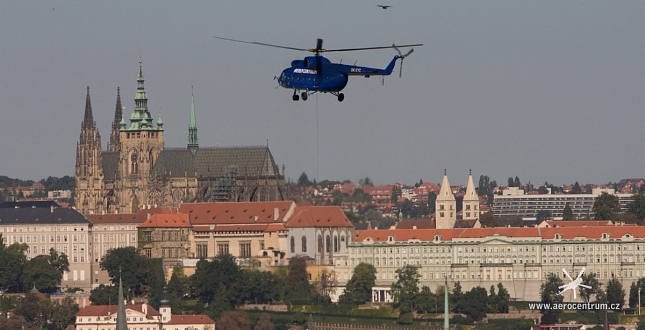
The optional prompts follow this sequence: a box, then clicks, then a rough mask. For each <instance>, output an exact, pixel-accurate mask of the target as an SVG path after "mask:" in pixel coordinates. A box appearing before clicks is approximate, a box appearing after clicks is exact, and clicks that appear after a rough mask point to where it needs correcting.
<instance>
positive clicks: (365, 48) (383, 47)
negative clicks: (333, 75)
mask: <svg viewBox="0 0 645 330" xmlns="http://www.w3.org/2000/svg"><path fill="white" fill-rule="evenodd" d="M414 46H423V44H411V45H398V46H395V45H392V46H381V47H362V48H339V49H323V50H322V51H324V52H353V51H357V50H371V49H388V48H394V49H398V48H399V47H401V48H405V47H414Z"/></svg>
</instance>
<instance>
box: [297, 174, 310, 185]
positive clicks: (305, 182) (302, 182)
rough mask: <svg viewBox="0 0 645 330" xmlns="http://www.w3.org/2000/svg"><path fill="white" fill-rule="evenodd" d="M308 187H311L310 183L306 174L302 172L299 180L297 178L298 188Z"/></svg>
mask: <svg viewBox="0 0 645 330" xmlns="http://www.w3.org/2000/svg"><path fill="white" fill-rule="evenodd" d="M310 185H311V182H310V181H309V177H308V176H307V173H305V172H302V174H300V178H298V186H299V187H308V186H310Z"/></svg>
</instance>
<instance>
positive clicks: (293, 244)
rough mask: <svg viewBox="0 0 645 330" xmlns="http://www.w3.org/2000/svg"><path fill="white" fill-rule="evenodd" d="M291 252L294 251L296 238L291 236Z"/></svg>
mask: <svg viewBox="0 0 645 330" xmlns="http://www.w3.org/2000/svg"><path fill="white" fill-rule="evenodd" d="M291 253H296V239H295V238H294V237H293V236H291Z"/></svg>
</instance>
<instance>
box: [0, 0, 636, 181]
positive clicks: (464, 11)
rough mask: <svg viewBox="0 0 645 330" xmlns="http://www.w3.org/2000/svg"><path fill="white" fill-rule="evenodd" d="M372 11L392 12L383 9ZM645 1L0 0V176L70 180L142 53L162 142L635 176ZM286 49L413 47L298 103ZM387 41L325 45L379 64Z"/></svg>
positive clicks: (387, 163)
mask: <svg viewBox="0 0 645 330" xmlns="http://www.w3.org/2000/svg"><path fill="white" fill-rule="evenodd" d="M377 4H388V5H391V6H392V7H391V8H390V9H388V10H383V9H381V8H379V7H377V6H376V5H377ZM644 18H645V2H643V1H611V2H610V1H587V0H585V1H497V0H496V1H410V0H408V1H397V0H392V1H389V0H388V1H387V2H375V1H333V0H329V1H308V0H299V1H295V0H294V1H180V2H178V1H172V2H170V1H0V107H1V109H0V114H1V117H0V118H1V119H0V175H7V176H10V177H17V178H21V179H33V180H38V179H41V178H45V177H47V176H50V175H51V176H63V175H73V174H74V163H75V146H76V144H77V142H78V140H79V133H80V126H81V121H82V120H83V111H84V106H85V92H86V86H90V93H91V98H92V106H93V111H94V118H95V120H96V123H97V125H98V127H99V132H100V134H101V139H102V143H103V146H104V148H105V146H106V143H107V141H109V135H110V125H111V122H112V120H113V118H114V108H115V102H116V91H117V87H121V97H122V100H123V105H124V106H125V107H126V110H125V115H126V118H128V117H129V115H130V114H131V113H132V110H133V107H134V100H133V99H134V94H135V91H136V77H137V73H138V69H139V63H138V62H139V56H140V55H141V56H142V58H143V74H144V77H145V87H146V92H147V94H148V99H149V100H148V106H149V109H150V112H151V113H152V114H153V115H154V117H155V118H156V117H157V115H158V113H159V112H161V116H162V119H163V121H164V123H165V124H164V128H165V136H166V139H165V142H166V147H185V146H186V143H187V135H188V128H187V127H188V123H189V111H190V93H191V86H194V94H195V108H196V113H197V121H198V122H197V125H198V130H199V142H200V145H201V146H203V147H206V146H251V145H265V144H266V143H267V140H268V143H269V147H270V149H271V152H272V153H273V156H274V158H275V161H276V163H277V164H279V166H280V167H281V166H282V164H284V165H285V166H286V175H287V177H288V178H291V179H293V180H297V178H298V177H299V176H300V174H301V173H302V172H303V171H304V172H306V173H307V174H308V176H309V178H310V179H313V178H318V180H321V179H335V180H344V179H350V180H352V181H354V182H357V181H358V180H359V179H361V178H364V177H369V178H370V179H371V180H372V181H374V182H376V183H377V184H381V183H394V182H401V183H408V184H412V183H414V182H418V181H419V179H423V180H424V181H430V182H440V181H441V177H442V175H443V170H444V168H445V169H447V171H448V175H449V178H450V182H451V184H453V185H456V184H465V183H466V179H467V175H468V170H469V169H472V171H473V175H474V176H475V181H477V180H478V178H479V176H480V175H482V174H483V175H488V176H489V177H490V178H491V180H497V181H498V182H499V183H505V182H506V179H507V178H508V177H509V176H513V177H515V176H519V177H520V179H521V180H522V182H526V181H529V180H530V181H531V182H532V183H534V184H538V183H543V182H544V181H549V182H550V183H555V184H568V183H573V182H575V181H579V182H581V183H606V182H609V181H618V180H620V179H622V178H628V177H645V173H644V171H643V169H644V168H643V163H644V162H643V160H644V157H645V144H644V143H643V142H642V141H643V138H642V136H643V133H642V132H643V123H644V122H645V111H644V110H645V32H644V31H645V19H644ZM213 36H222V37H228V38H234V39H242V40H249V41H259V42H265V43H272V44H279V45H285V46H291V47H298V48H308V47H314V46H315V42H316V38H322V39H324V46H325V47H326V48H349V47H369V46H387V45H390V44H392V43H397V44H404V43H423V44H425V46H424V47H418V48H416V49H415V53H414V54H412V55H411V56H410V57H409V58H408V59H406V60H405V65H404V68H403V78H402V79H399V78H398V64H397V67H396V68H395V70H396V72H397V74H396V75H392V76H390V77H386V78H385V80H384V85H382V83H381V80H380V79H379V78H378V77H372V78H369V79H365V78H362V77H352V78H350V81H349V84H348V86H347V88H346V89H345V90H344V93H345V101H344V102H342V103H339V102H338V101H337V99H336V97H334V96H332V95H329V94H321V95H318V96H311V97H310V98H309V100H308V101H306V102H303V101H298V102H294V101H292V100H291V95H292V91H291V90H286V89H282V88H277V89H276V86H277V82H276V81H274V80H273V78H274V76H277V75H279V74H280V72H281V71H282V70H283V69H284V68H286V67H288V66H289V63H290V62H291V61H292V60H294V59H298V58H302V57H304V56H306V55H307V53H301V52H296V51H290V50H285V49H276V48H269V47H260V46H254V45H247V44H239V43H233V42H227V41H222V40H216V39H213ZM395 54H396V53H395V51H394V50H389V49H388V50H377V51H361V52H352V53H328V54H327V57H328V58H329V59H330V60H332V61H341V60H342V62H343V63H349V64H352V63H354V62H357V64H358V65H364V66H373V67H381V68H383V67H385V66H386V65H387V63H388V62H389V61H390V60H391V58H392V56H394V55H395Z"/></svg>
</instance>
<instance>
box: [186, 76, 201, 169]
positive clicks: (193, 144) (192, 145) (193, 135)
mask: <svg viewBox="0 0 645 330" xmlns="http://www.w3.org/2000/svg"><path fill="white" fill-rule="evenodd" d="M198 148H199V141H198V139H197V122H196V120H195V98H194V96H193V88H192V87H191V88H190V124H189V125H188V149H190V152H191V153H192V154H193V156H194V155H195V152H197V149H198Z"/></svg>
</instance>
